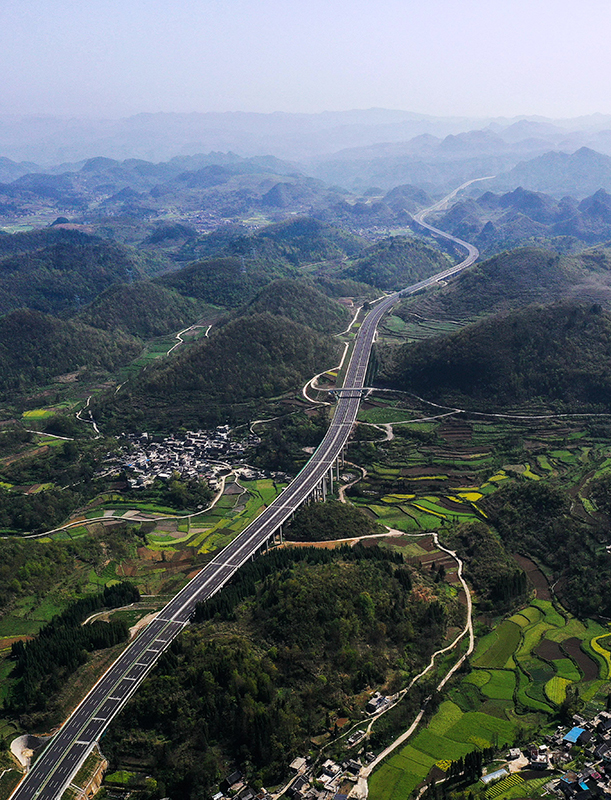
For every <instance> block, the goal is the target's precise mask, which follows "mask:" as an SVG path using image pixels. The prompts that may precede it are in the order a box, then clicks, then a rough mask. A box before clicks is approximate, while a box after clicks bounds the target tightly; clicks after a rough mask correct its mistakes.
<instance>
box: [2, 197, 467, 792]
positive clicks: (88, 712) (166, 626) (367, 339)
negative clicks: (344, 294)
mask: <svg viewBox="0 0 611 800" xmlns="http://www.w3.org/2000/svg"><path fill="white" fill-rule="evenodd" d="M464 185H467V184H464ZM460 188H462V187H460ZM456 191H458V190H456ZM454 194H455V192H454V193H452V195H451V196H454ZM451 196H449V197H451ZM441 202H442V203H443V202H444V201H441ZM439 208H441V204H439V203H438V204H436V205H435V206H433V207H432V208H431V209H428V210H427V211H423V212H420V213H419V214H418V215H417V217H416V219H417V221H418V222H419V223H420V224H421V225H423V226H424V227H426V228H428V229H429V230H432V231H433V232H435V233H436V234H437V235H440V236H444V237H445V238H447V239H450V240H452V241H454V242H456V243H457V244H459V245H462V246H463V247H465V248H466V249H467V251H468V256H467V258H466V259H465V260H464V261H461V262H460V264H457V265H456V266H453V267H450V268H449V269H447V270H444V271H443V272H440V273H437V274H436V275H433V276H431V277H430V278H427V279H426V280H423V281H419V282H418V283H415V284H413V285H412V286H408V287H407V288H406V289H403V290H402V291H401V292H396V293H394V294H391V295H388V296H387V297H384V298H382V299H381V300H379V301H378V302H377V304H376V305H375V306H374V307H373V309H372V310H371V311H370V312H369V314H368V315H367V316H366V317H365V319H364V321H363V323H362V324H361V327H360V329H359V332H358V335H357V338H356V339H355V342H354V349H353V351H352V356H351V358H350V363H349V365H348V369H347V371H346V378H345V380H344V385H343V387H342V389H341V390H340V391H339V393H338V394H339V399H338V403H337V406H336V409H335V413H334V415H333V421H332V422H331V425H330V426H329V429H328V430H327V433H326V435H325V437H324V439H323V440H322V442H321V444H320V445H319V446H318V449H317V450H316V452H315V453H314V454H313V456H312V458H311V459H310V460H309V461H308V463H307V464H306V466H305V467H304V468H303V469H302V470H301V472H300V473H299V475H298V476H297V477H296V478H295V480H294V481H293V482H292V483H291V484H290V485H289V486H287V488H286V489H285V490H284V491H283V492H282V493H281V494H280V496H279V497H277V498H276V500H275V501H274V502H273V503H272V504H271V505H270V506H268V507H267V508H266V509H265V510H264V511H263V513H262V514H260V515H259V516H258V517H257V519H256V520H254V521H253V522H251V523H250V525H248V526H247V527H246V528H245V529H244V530H243V531H242V533H241V534H240V535H239V536H238V537H237V538H236V539H234V540H233V542H231V544H228V545H227V546H226V547H225V548H224V549H223V550H222V551H221V552H220V553H219V554H218V555H217V556H216V557H215V558H214V560H213V561H211V562H210V563H209V564H207V565H206V566H205V567H204V568H203V569H202V570H201V572H199V573H198V575H196V576H195V578H193V580H192V581H191V582H190V583H188V584H187V585H186V586H185V587H184V588H183V589H182V590H181V591H180V592H179V593H178V594H177V595H176V596H175V597H174V598H173V599H172V600H171V601H170V602H169V603H168V605H167V606H165V608H164V609H163V610H162V611H160V612H159V614H158V616H157V617H156V619H155V620H153V622H151V623H150V624H149V625H148V627H146V628H145V629H144V630H143V631H142V632H141V633H140V634H139V635H138V636H137V637H136V639H135V640H134V641H133V642H132V644H130V645H129V646H128V647H127V648H126V649H125V650H124V651H123V654H122V655H121V656H120V657H119V658H118V659H117V661H115V663H114V664H113V665H112V666H111V667H110V668H109V669H108V671H107V672H106V673H105V674H104V675H103V676H102V678H100V680H99V681H98V682H97V683H96V685H95V686H94V687H93V689H91V691H90V692H89V694H88V695H87V696H86V697H85V698H84V699H83V701H82V702H81V703H80V705H79V706H78V707H77V708H76V709H75V710H74V711H73V713H72V715H71V716H70V717H69V718H68V720H67V721H66V722H65V723H64V725H63V726H62V727H61V729H60V730H59V731H58V732H57V733H56V734H55V736H54V737H53V739H51V741H50V742H49V744H48V745H47V746H46V748H45V750H44V751H43V753H42V754H41V755H40V757H39V758H38V760H37V761H36V763H35V764H34V766H33V767H32V769H31V770H30V772H29V773H28V774H27V776H26V777H25V778H24V780H23V781H22V782H21V783H20V784H19V786H18V787H17V788H16V789H15V791H14V792H13V794H12V795H11V800H55V799H56V798H60V797H61V795H62V793H63V792H64V790H65V789H66V787H67V786H68V785H69V783H70V781H71V779H72V777H73V776H74V775H75V774H76V772H77V771H78V769H79V767H80V766H81V764H82V763H83V761H84V760H85V758H86V757H87V756H88V755H89V753H90V752H91V751H92V750H93V748H94V746H95V744H96V742H97V741H98V740H99V738H100V736H101V735H102V733H103V732H104V731H105V730H106V728H107V727H108V725H109V724H110V722H111V720H112V719H113V718H114V717H115V716H116V715H117V714H118V712H119V711H120V710H121V709H122V708H123V706H124V705H125V704H126V703H127V701H128V700H129V698H130V697H131V696H132V695H133V694H134V693H135V691H136V689H137V687H138V686H139V684H140V683H141V682H142V681H143V680H144V678H145V676H146V675H147V674H148V673H149V672H150V671H151V669H152V668H153V666H154V665H155V663H156V662H157V659H158V658H159V655H160V653H162V652H163V651H164V650H165V649H166V648H167V647H168V646H169V644H170V642H171V641H172V640H173V639H174V638H175V637H176V636H178V634H179V633H180V632H181V631H182V629H183V628H184V627H185V625H187V624H188V623H189V620H190V618H191V615H192V613H193V611H194V610H195V606H196V605H197V603H200V602H201V601H202V600H206V599H207V598H208V597H211V596H212V595H213V594H215V593H216V592H218V591H219V589H221V588H222V587H223V586H224V585H225V584H226V583H227V581H228V580H229V579H230V578H231V577H232V576H233V575H234V574H235V573H236V572H237V570H238V569H240V567H241V566H242V565H243V564H244V563H245V562H246V561H248V559H249V558H252V557H253V556H254V555H255V554H256V553H257V551H258V550H260V549H261V548H262V547H263V546H264V545H265V544H266V542H267V541H268V540H269V539H270V538H271V537H272V536H273V534H274V533H275V531H277V530H278V528H280V526H281V525H282V524H283V523H284V522H286V521H287V519H288V518H289V517H290V516H291V515H292V514H293V512H294V511H295V510H296V509H297V508H299V506H300V505H301V504H302V503H303V501H304V500H305V499H306V498H307V497H308V496H309V495H310V494H311V493H312V492H313V491H314V489H315V488H316V486H318V484H319V483H320V482H321V481H322V480H323V478H324V477H325V475H326V474H327V473H328V472H329V470H330V469H331V468H332V466H333V464H334V462H335V460H336V459H337V457H338V456H339V454H340V453H341V451H342V448H343V447H344V445H345V444H346V441H347V440H348V436H349V434H350V431H351V430H352V426H353V424H354V421H355V419H356V415H357V412H358V409H359V403H360V393H361V390H362V388H363V386H364V384H365V375H366V372H367V364H368V363H369V355H370V352H371V346H372V343H373V338H374V335H375V332H376V328H377V326H378V323H379V322H380V320H381V319H382V317H383V316H384V314H386V312H387V311H388V310H389V309H390V308H391V306H393V305H394V304H395V303H396V302H397V301H398V300H399V298H400V297H401V296H406V295H408V294H413V293H414V292H418V291H420V290H422V289H425V288H426V287H427V286H431V285H433V284H434V283H437V282H438V281H440V280H443V279H445V278H448V277H450V276H451V275H455V274H456V273H457V272H460V271H461V270H463V269H465V268H466V267H469V266H470V265H471V264H473V262H474V261H475V260H476V259H477V257H478V255H479V252H478V250H477V249H476V248H475V247H473V246H472V245H470V244H467V243H466V242H463V241H461V240H460V239H457V238H455V237H454V236H450V234H447V233H444V232H443V231H439V230H438V229H436V228H433V227H431V226H429V225H427V224H426V223H425V222H424V221H423V220H424V218H425V216H426V215H427V213H429V212H432V211H436V210H438V209H439Z"/></svg>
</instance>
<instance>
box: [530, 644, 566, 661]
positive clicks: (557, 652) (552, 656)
mask: <svg viewBox="0 0 611 800" xmlns="http://www.w3.org/2000/svg"><path fill="white" fill-rule="evenodd" d="M534 652H535V654H536V655H538V656H540V658H544V659H545V660H546V661H556V660H557V659H561V658H564V653H563V652H562V650H561V649H560V645H559V644H558V642H551V641H550V640H549V639H543V640H542V641H541V644H540V645H539V646H538V647H536V648H535V651H534Z"/></svg>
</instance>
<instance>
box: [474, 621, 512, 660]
mask: <svg viewBox="0 0 611 800" xmlns="http://www.w3.org/2000/svg"><path fill="white" fill-rule="evenodd" d="M520 635H521V630H520V627H519V626H518V625H516V624H515V622H511V621H510V620H505V622H502V623H501V624H500V625H499V627H498V628H497V629H496V630H495V631H493V632H492V633H491V634H488V636H486V637H484V639H483V640H482V642H481V644H482V648H481V649H480V647H478V648H477V651H476V657H475V658H474V659H473V666H476V667H484V668H486V667H489V668H493V669H502V668H503V667H505V666H506V665H507V663H508V662H509V660H510V659H511V658H512V656H513V654H514V653H515V651H516V650H517V648H518V646H519V644H520ZM484 642H485V643H486V645H487V646H485V645H484Z"/></svg>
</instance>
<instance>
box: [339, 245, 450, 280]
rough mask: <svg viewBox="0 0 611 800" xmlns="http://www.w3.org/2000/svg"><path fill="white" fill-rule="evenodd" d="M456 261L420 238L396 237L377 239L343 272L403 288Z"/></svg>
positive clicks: (355, 277) (358, 277)
mask: <svg viewBox="0 0 611 800" xmlns="http://www.w3.org/2000/svg"><path fill="white" fill-rule="evenodd" d="M453 263H454V262H453V261H452V260H451V259H450V258H449V257H448V256H446V255H445V254H444V253H442V252H441V251H440V250H437V249H436V248H434V247H432V246H431V245H428V244H425V243H424V242H422V241H420V240H419V239H410V238H408V237H406V236H392V237H390V238H388V239H382V241H380V242H376V244H374V245H373V246H372V247H370V248H369V249H368V250H367V251H365V253H363V255H362V256H361V257H360V258H358V259H357V260H356V261H354V263H353V264H351V265H350V266H349V267H348V268H347V269H346V270H345V271H344V273H343V275H344V276H345V277H347V278H354V279H355V280H357V281H362V282H363V283H369V284H371V285H373V286H377V287H378V288H380V289H402V288H403V287H404V286H409V284H410V283H415V282H416V281H419V280H422V279H423V278H428V277H429V275H434V274H435V273H436V272H441V271H442V270H444V269H447V268H448V267H451V266H452V265H453Z"/></svg>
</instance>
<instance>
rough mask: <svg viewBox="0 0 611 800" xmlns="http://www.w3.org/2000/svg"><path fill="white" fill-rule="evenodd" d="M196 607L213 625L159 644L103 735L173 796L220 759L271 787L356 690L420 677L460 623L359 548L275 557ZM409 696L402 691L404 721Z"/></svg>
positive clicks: (405, 573)
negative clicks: (153, 667) (151, 664)
mask: <svg viewBox="0 0 611 800" xmlns="http://www.w3.org/2000/svg"><path fill="white" fill-rule="evenodd" d="M412 589H413V591H412ZM229 600H231V602H229ZM208 605H209V606H210V607H209V608H207V607H206V605H204V607H203V608H202V609H201V611H200V612H199V614H198V617H199V619H200V620H205V619H206V618H210V615H213V617H214V624H209V625H205V624H204V626H202V627H199V628H195V629H193V630H192V631H191V632H190V633H189V634H188V635H186V634H185V635H183V636H182V637H181V638H180V639H179V640H178V641H177V642H175V643H174V644H173V645H172V649H171V652H169V653H168V654H167V655H164V656H163V658H162V659H161V660H160V665H159V668H158V669H157V671H156V673H155V674H154V676H153V677H152V678H151V679H149V680H148V681H147V682H146V683H145V684H144V686H143V687H142V689H141V691H140V692H139V693H138V695H137V696H136V697H134V699H133V700H132V701H131V702H130V704H129V706H128V708H127V710H126V711H125V712H124V713H123V714H122V715H121V717H119V718H118V719H117V720H116V721H115V722H114V723H113V725H112V727H111V729H110V731H109V734H108V735H107V737H106V738H105V753H107V754H108V755H109V756H110V759H111V762H112V763H113V766H114V767H117V766H120V765H121V761H122V759H123V758H124V757H125V753H126V743H127V742H129V745H128V747H129V750H128V752H129V758H130V760H132V759H134V758H136V759H138V760H140V759H142V760H143V761H146V763H147V764H148V765H151V760H152V768H153V774H154V775H155V777H156V778H157V780H159V781H160V782H163V785H164V790H165V791H167V792H169V793H171V794H172V796H180V797H183V798H185V800H188V799H189V798H198V797H202V796H204V795H208V794H210V793H211V792H210V790H211V789H212V787H213V786H214V785H215V784H216V783H218V781H219V780H220V779H221V777H223V775H224V774H227V772H228V771H229V769H228V766H229V764H230V763H231V762H233V763H235V764H237V766H238V767H239V768H240V769H241V770H242V771H243V772H245V774H246V777H247V779H248V780H250V781H253V780H254V781H256V782H257V783H258V784H260V783H264V784H265V785H269V783H276V782H278V781H279V780H280V779H281V778H282V777H283V775H284V774H285V771H286V766H287V764H288V763H289V762H290V761H291V759H292V758H293V757H294V756H295V755H297V754H298V753H301V752H303V748H304V746H306V744H305V743H306V742H307V740H308V739H309V737H311V736H313V735H320V734H321V733H324V732H325V731H326V730H328V729H330V730H332V729H333V724H334V721H335V719H337V717H340V716H352V715H353V714H354V712H355V710H356V709H357V708H358V707H359V705H361V704H362V703H363V699H362V697H361V698H359V697H358V694H359V693H360V692H362V690H363V689H365V687H368V686H372V685H375V684H380V683H384V682H386V681H387V680H389V681H391V683H392V685H393V686H398V685H400V684H401V683H402V682H403V681H404V680H405V679H406V678H407V677H408V676H409V675H411V674H414V673H415V671H416V670H417V669H419V668H421V667H422V665H423V664H424V663H425V661H426V659H427V658H428V657H429V655H430V652H431V651H432V649H434V647H435V646H437V642H439V641H440V640H441V639H442V638H443V634H444V632H445V629H446V625H447V624H448V622H450V620H453V619H455V618H456V616H457V614H458V615H460V611H458V609H457V608H456V606H457V604H456V602H455V601H452V600H450V599H449V598H448V596H447V595H446V594H445V593H443V594H442V593H441V592H440V593H439V594H437V593H436V592H435V584H434V583H433V580H432V578H431V577H430V576H428V575H425V574H424V573H421V572H419V571H417V570H415V569H413V568H410V567H407V566H405V565H404V564H403V559H402V557H401V556H400V555H396V554H394V553H391V552H390V551H384V550H381V549H379V548H367V549H365V548H360V547H356V548H353V549H352V548H346V549H343V550H341V551H328V550H313V549H311V548H305V549H300V550H297V551H294V550H284V551H275V552H273V553H271V554H269V555H267V556H263V557H261V558H260V559H257V561H256V562H254V563H252V564H250V565H247V566H246V567H245V568H244V569H242V570H241V571H240V573H239V574H238V575H237V576H236V578H235V579H234V585H232V586H229V587H228V588H227V589H226V591H224V592H223V593H219V594H218V595H217V597H216V598H213V599H212V600H211V601H210V604H208ZM228 621H229V622H228ZM450 624H454V623H453V622H450ZM420 699H421V694H420V691H419V689H418V688H416V689H414V691H413V693H412V695H411V696H410V698H409V699H407V700H406V701H404V702H405V704H406V708H405V714H406V716H407V715H409V714H410V713H413V709H414V708H417V707H418V706H417V704H418V702H419V701H420ZM162 743H163V744H162ZM167 743H171V745H170V746H168V744H167ZM132 763H133V761H132ZM150 768H151V766H148V767H147V769H150Z"/></svg>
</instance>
